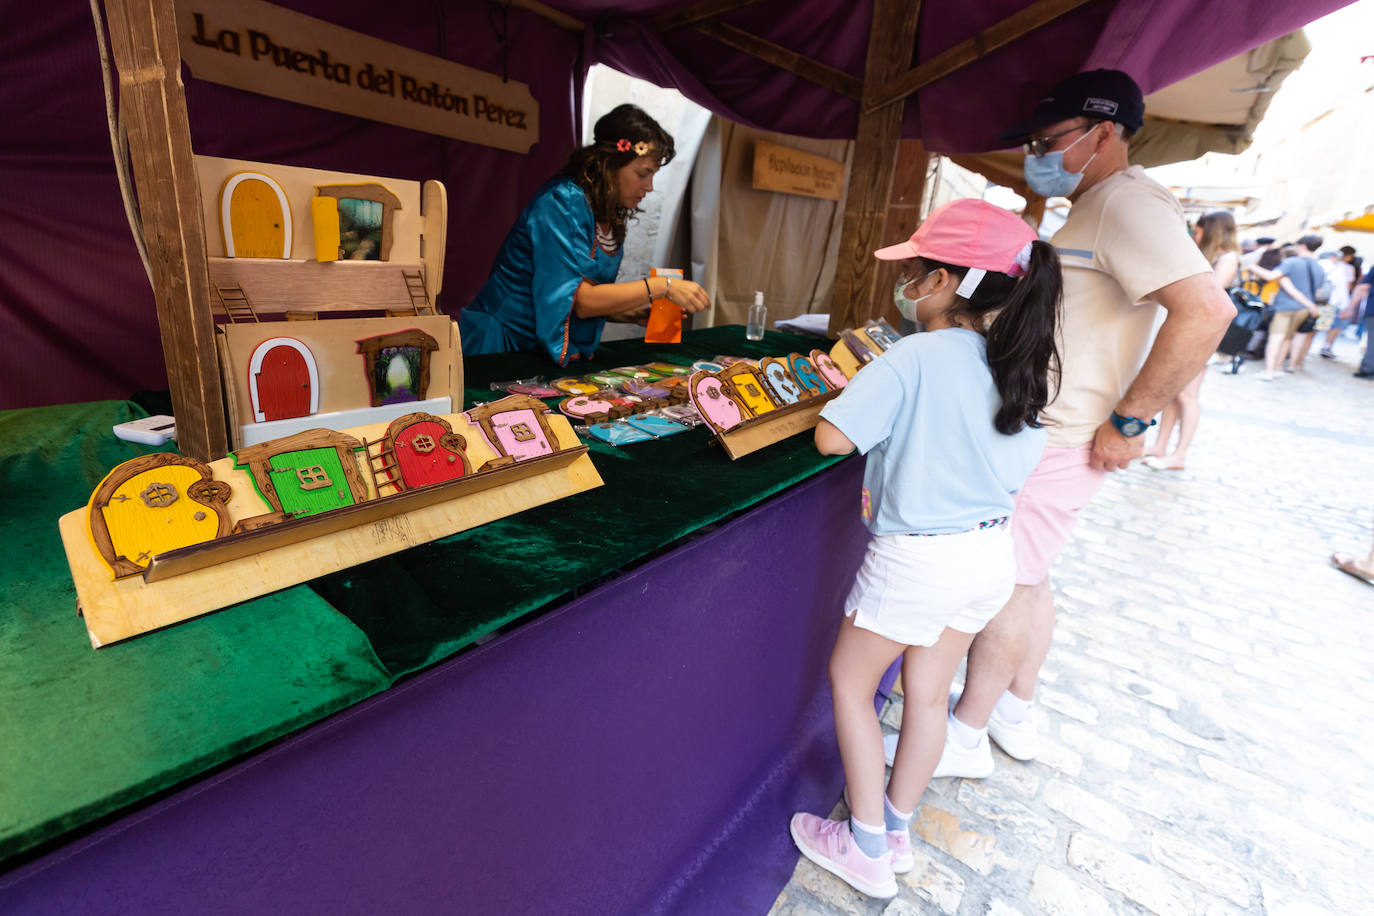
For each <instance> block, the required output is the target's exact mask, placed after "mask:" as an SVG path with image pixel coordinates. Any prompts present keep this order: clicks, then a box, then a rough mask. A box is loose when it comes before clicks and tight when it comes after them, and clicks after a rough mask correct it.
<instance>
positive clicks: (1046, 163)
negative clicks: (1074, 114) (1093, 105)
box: [1021, 125, 1097, 197]
mask: <svg viewBox="0 0 1374 916" xmlns="http://www.w3.org/2000/svg"><path fill="white" fill-rule="evenodd" d="M1094 126H1095V125H1094ZM1090 134H1092V128H1089V129H1088V132H1087V133H1085V134H1084V135H1083V136H1082V137H1079V138H1078V139H1077V140H1075V141H1073V143H1070V144H1069V145H1068V146H1066V147H1064V148H1063V149H1061V150H1058V151H1056V152H1053V153H1046V154H1045V155H1043V156H1027V157H1026V161H1025V163H1024V164H1023V165H1022V167H1021V171H1022V173H1023V174H1024V175H1025V176H1026V184H1027V185H1029V186H1030V189H1031V190H1032V191H1034V192H1035V193H1036V194H1039V195H1040V196H1041V197H1068V196H1069V195H1070V194H1072V193H1073V192H1074V191H1075V190H1076V189H1077V188H1078V183H1079V182H1080V181H1082V180H1083V172H1086V171H1087V170H1088V163H1089V162H1092V161H1093V160H1094V159H1096V158H1097V153H1093V154H1092V155H1091V156H1089V157H1088V162H1085V163H1083V172H1070V171H1069V170H1068V169H1066V168H1064V154H1065V153H1067V152H1068V151H1069V150H1071V149H1073V148H1074V146H1075V145H1077V144H1078V143H1080V142H1082V140H1083V139H1084V137H1087V136H1089V135H1090Z"/></svg>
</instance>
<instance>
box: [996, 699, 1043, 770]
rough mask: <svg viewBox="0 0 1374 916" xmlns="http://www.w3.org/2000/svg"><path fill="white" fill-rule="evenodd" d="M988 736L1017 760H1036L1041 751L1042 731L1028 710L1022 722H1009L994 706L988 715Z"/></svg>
mask: <svg viewBox="0 0 1374 916" xmlns="http://www.w3.org/2000/svg"><path fill="white" fill-rule="evenodd" d="M988 737H989V738H991V739H992V740H993V741H996V742H997V746H998V747H1000V748H1001V749H1002V750H1004V751H1006V752H1007V755H1008V756H1009V757H1015V758H1016V759H1017V760H1034V759H1035V755H1036V754H1039V753H1040V732H1039V731H1038V730H1037V729H1036V727H1035V718H1034V717H1033V716H1032V715H1031V713H1030V711H1029V710H1027V712H1026V717H1025V718H1024V719H1022V720H1021V721H1020V722H1008V721H1007V720H1006V719H1004V718H1002V717H1001V716H1000V715H999V714H998V713H997V708H996V707H993V710H992V715H991V716H989V717H988Z"/></svg>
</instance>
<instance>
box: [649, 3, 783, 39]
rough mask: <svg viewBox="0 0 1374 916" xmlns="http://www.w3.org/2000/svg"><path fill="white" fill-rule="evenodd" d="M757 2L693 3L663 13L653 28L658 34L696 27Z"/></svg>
mask: <svg viewBox="0 0 1374 916" xmlns="http://www.w3.org/2000/svg"><path fill="white" fill-rule="evenodd" d="M758 2H759V0H701V2H700V3H693V4H692V5H691V6H689V7H687V8H686V9H681V10H678V11H677V12H675V13H664V14H663V15H662V16H659V17H658V18H657V19H655V20H654V28H655V29H658V31H660V32H671V31H672V30H673V29H680V28H683V27H684V26H689V25H696V24H697V23H698V22H701V21H703V20H705V19H714V18H716V17H717V16H719V15H721V14H722V13H732V12H734V11H735V10H741V9H744V8H745V7H746V6H753V5H754V4H755V3H758Z"/></svg>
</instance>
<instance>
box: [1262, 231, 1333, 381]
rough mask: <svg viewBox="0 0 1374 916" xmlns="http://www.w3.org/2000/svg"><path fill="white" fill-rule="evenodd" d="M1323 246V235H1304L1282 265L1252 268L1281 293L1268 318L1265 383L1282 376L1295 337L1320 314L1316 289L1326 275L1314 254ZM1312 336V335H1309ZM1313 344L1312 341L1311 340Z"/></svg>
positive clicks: (1294, 345) (1277, 294) (1294, 366)
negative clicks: (1310, 319) (1277, 285)
mask: <svg viewBox="0 0 1374 916" xmlns="http://www.w3.org/2000/svg"><path fill="white" fill-rule="evenodd" d="M1321 246H1322V237H1321V236H1320V235H1304V236H1303V237H1302V238H1300V239H1298V244H1297V247H1296V248H1294V249H1291V251H1292V253H1291V254H1289V255H1287V256H1286V257H1284V259H1283V260H1282V261H1280V262H1279V266H1278V267H1276V268H1274V269H1273V270H1266V269H1265V268H1264V267H1262V266H1261V265H1260V264H1255V265H1254V266H1252V267H1251V268H1250V270H1251V272H1252V273H1254V274H1256V275H1257V276H1259V277H1260V278H1261V279H1263V280H1271V281H1276V282H1277V283H1278V284H1279V289H1278V292H1276V293H1275V294H1274V301H1273V303H1272V306H1273V309H1274V316H1273V317H1272V318H1270V319H1269V340H1268V342H1267V343H1266V344H1265V345H1264V371H1263V372H1261V373H1260V374H1259V376H1258V378H1259V380H1260V381H1262V382H1272V381H1273V380H1274V379H1276V378H1278V377H1279V370H1280V369H1281V368H1282V367H1283V361H1284V359H1285V358H1286V357H1287V356H1288V355H1289V351H1290V349H1291V348H1294V347H1296V346H1298V344H1297V343H1295V342H1294V339H1293V338H1294V337H1295V336H1296V335H1297V334H1298V333H1299V331H1298V329H1299V328H1300V327H1302V324H1303V322H1304V321H1306V320H1307V318H1308V317H1311V318H1313V319H1316V318H1317V316H1318V315H1320V314H1321V311H1320V310H1319V309H1318V308H1317V303H1316V301H1315V300H1316V296H1317V288H1318V287H1319V286H1320V285H1321V282H1322V280H1324V279H1325V278H1326V273H1325V271H1323V270H1322V269H1321V265H1319V264H1318V263H1317V259H1316V258H1314V257H1312V255H1314V254H1316V253H1317V249H1318V248H1320V247H1321ZM1308 333H1310V332H1308ZM1308 343H1309V345H1310V343H1311V341H1310V339H1309V341H1308ZM1300 365H1301V363H1298V364H1295V365H1292V366H1291V367H1290V368H1289V370H1288V371H1290V372H1296V371H1297V370H1298V368H1299V367H1300Z"/></svg>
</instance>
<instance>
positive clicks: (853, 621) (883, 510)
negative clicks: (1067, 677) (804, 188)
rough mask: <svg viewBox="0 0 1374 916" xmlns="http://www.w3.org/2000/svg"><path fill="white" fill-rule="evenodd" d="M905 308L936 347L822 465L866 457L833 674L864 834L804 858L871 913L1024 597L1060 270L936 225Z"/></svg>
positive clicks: (826, 443)
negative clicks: (974, 688)
mask: <svg viewBox="0 0 1374 916" xmlns="http://www.w3.org/2000/svg"><path fill="white" fill-rule="evenodd" d="M875 254H876V256H877V257H879V258H881V259H884V260H905V261H907V265H906V269H905V270H904V271H903V273H902V277H901V279H900V280H899V281H898V283H897V287H896V289H895V290H894V291H893V296H894V298H895V300H896V302H897V307H898V309H899V310H900V311H901V313H902V315H903V316H905V317H906V318H909V319H911V320H914V321H921V322H924V323H925V326H926V329H927V333H924V334H915V335H912V336H910V337H906V338H904V339H903V340H901V341H900V342H898V343H897V344H896V345H895V346H893V347H892V348H890V349H889V350H887V352H885V353H884V354H883V355H882V356H881V357H879V358H878V359H877V360H876V361H874V362H873V363H870V364H869V365H867V366H865V367H864V369H863V370H862V371H861V372H860V373H859V374H858V375H856V376H855V377H854V379H853V380H852V381H851V382H850V383H849V385H848V386H847V387H846V388H845V389H844V392H843V393H842V394H841V395H840V396H839V397H838V398H836V399H835V400H834V401H832V402H830V403H829V404H827V405H826V407H825V408H824V409H823V410H822V411H821V420H820V423H819V424H818V425H817V427H816V448H817V449H819V450H820V451H821V452H822V453H823V454H827V455H843V454H848V453H849V452H852V451H854V450H855V449H858V451H859V452H861V453H862V454H864V455H866V456H867V459H866V464H865V467H864V492H863V498H862V500H861V506H862V511H863V515H864V523H865V524H866V525H867V526H868V529H869V531H870V532H871V533H872V534H873V538H872V540H871V541H870V542H869V546H868V552H867V554H866V555H865V557H864V561H863V565H862V566H861V567H860V569H859V572H858V575H857V576H856V579H855V582H854V587H853V589H851V591H850V593H849V597H848V599H847V600H846V602H845V606H844V612H845V618H844V620H843V621H842V622H841V624H840V634H839V637H838V638H837V639H836V641H835V650H834V652H833V653H832V654H831V656H830V686H831V693H832V695H833V698H834V706H835V732H836V737H837V739H838V741H839V745H840V757H841V758H842V760H843V763H844V773H845V781H846V784H847V790H846V791H847V797H848V801H849V805H850V810H851V817H850V819H849V820H848V821H847V822H846V821H830V820H825V819H824V818H821V817H818V816H816V815H814V814H806V813H801V814H796V815H794V816H793V817H792V823H791V830H792V838H793V840H794V841H795V842H796V844H797V846H798V847H799V848H800V849H801V851H802V853H803V854H804V855H805V856H806V857H807V858H809V859H811V860H812V861H813V862H815V863H816V864H818V865H820V866H821V867H822V868H825V869H826V870H828V871H830V872H832V873H834V874H835V875H838V876H839V877H840V878H842V879H844V880H845V881H846V882H848V883H849V884H850V885H851V886H853V887H854V888H856V889H858V890H860V891H862V892H863V893H865V894H869V895H871V896H874V897H892V896H895V895H896V894H897V882H896V880H895V878H894V874H900V873H902V872H906V871H910V870H911V868H912V867H913V865H914V858H913V855H912V851H911V839H910V834H909V828H910V823H911V817H912V813H913V811H914V810H915V808H916V805H917V803H918V802H919V800H920V798H921V794H922V793H923V792H924V791H925V788H926V785H927V783H929V782H930V779H931V777H932V776H933V775H935V776H938V775H940V774H939V773H938V772H936V764H937V762H938V761H939V760H940V754H941V751H942V749H943V748H944V745H945V737H946V730H947V729H950V728H958V727H964V726H962V723H958V722H957V720H955V719H953V718H952V717H950V716H949V714H948V711H947V708H946V704H947V702H948V697H949V687H950V683H951V681H952V680H953V678H954V673H955V671H956V670H957V669H958V667H959V662H960V660H961V659H962V658H963V657H964V654H965V653H966V652H967V651H968V647H969V643H970V642H971V641H972V640H973V637H974V635H975V634H976V633H978V632H979V631H980V630H981V629H982V628H983V626H984V625H985V624H986V623H987V622H988V620H990V619H991V618H992V617H993V616H994V615H995V614H996V613H997V612H998V611H999V610H1000V609H1001V607H1002V605H1003V604H1005V603H1006V600H1007V599H1008V598H1009V597H1011V592H1012V585H1013V580H1014V576H1015V561H1014V558H1013V554H1012V541H1011V537H1010V533H1009V529H1008V526H1007V524H1006V523H1007V519H1008V517H1009V516H1010V514H1011V510H1012V497H1013V494H1015V493H1016V492H1017V491H1018V490H1019V489H1020V488H1021V485H1022V484H1023V483H1024V482H1025V480H1026V478H1027V477H1028V476H1029V475H1030V473H1031V471H1032V470H1033V469H1034V468H1035V465H1036V463H1037V462H1038V461H1039V460H1040V454H1041V452H1042V451H1043V449H1044V445H1045V431H1044V430H1043V429H1041V428H1040V422H1039V419H1038V415H1039V413H1040V410H1041V409H1042V408H1043V407H1044V406H1045V404H1046V403H1047V402H1048V401H1049V399H1050V396H1051V390H1050V388H1051V386H1050V379H1051V378H1053V377H1054V376H1055V375H1057V372H1058V366H1059V354H1058V350H1057V348H1056V345H1055V327H1056V325H1057V323H1058V316H1059V298H1060V278H1059V258H1058V256H1057V255H1056V254H1055V252H1054V249H1053V248H1051V247H1050V246H1049V245H1047V244H1045V243H1044V242H1041V241H1039V240H1038V239H1037V238H1036V236H1035V233H1034V232H1033V231H1032V230H1031V229H1030V228H1029V227H1028V226H1027V225H1026V224H1025V223H1024V222H1022V221H1021V219H1020V218H1019V217H1017V216H1016V215H1015V214H1014V213H1011V212H1009V211H1007V210H1003V209H1002V208H1000V207H995V206H993V205H992V204H988V203H985V202H984V201H981V200H957V201H953V202H952V203H948V204H945V205H944V206H942V207H940V208H938V209H936V210H935V211H934V212H933V213H931V214H930V216H929V217H927V219H926V221H925V222H924V223H923V224H922V225H921V228H920V229H918V230H917V231H916V234H915V235H913V236H912V237H911V239H910V240H909V241H906V242H903V243H901V244H899V245H894V246H892V247H890V248H884V249H882V250H880V251H878V252H875ZM899 656H900V657H901V658H902V683H903V687H904V690H905V706H904V710H903V713H902V729H901V740H900V742H899V743H898V745H897V751H896V757H895V760H894V763H893V767H892V778H891V780H890V781H889V782H888V785H887V792H886V794H884V792H883V767H884V765H883V739H882V732H881V729H880V727H879V724H878V719H877V717H876V716H875V715H874V712H873V695H874V692H875V691H876V690H877V688H878V682H879V680H880V679H881V678H882V675H883V672H884V671H886V670H887V668H888V667H889V666H890V665H891V664H892V662H893V661H894V660H895V659H897V658H898V657H899Z"/></svg>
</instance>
